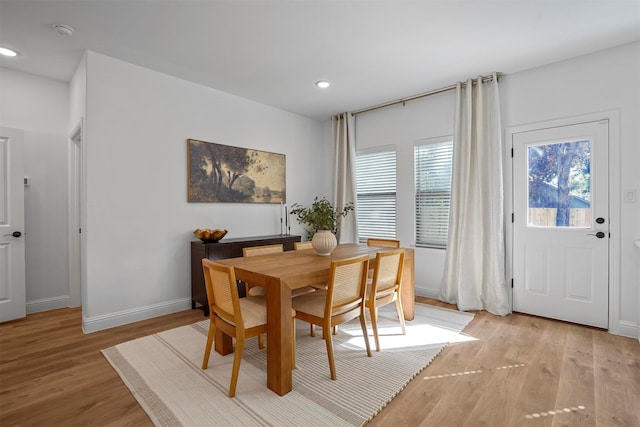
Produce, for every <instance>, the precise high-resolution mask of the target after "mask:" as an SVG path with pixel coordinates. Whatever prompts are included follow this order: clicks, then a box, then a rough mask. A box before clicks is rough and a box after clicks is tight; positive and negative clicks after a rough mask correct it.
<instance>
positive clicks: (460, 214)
mask: <svg viewBox="0 0 640 427" xmlns="http://www.w3.org/2000/svg"><path fill="white" fill-rule="evenodd" d="M473 83H474V82H473V81H472V80H471V79H469V80H468V81H467V82H466V83H465V84H462V83H460V82H459V83H458V84H457V88H456V92H457V103H456V110H455V121H454V141H453V177H452V185H451V207H450V212H449V236H448V241H447V253H446V258H445V269H444V275H443V280H442V284H441V292H440V300H442V301H445V302H448V303H451V304H457V305H458V308H459V309H460V310H462V311H467V310H487V311H489V312H490V313H493V314H496V315H501V316H502V315H506V314H508V313H509V312H510V306H509V297H508V292H507V288H506V283H505V241H504V184H503V167H502V137H501V135H502V131H501V123H500V96H499V91H498V80H497V76H496V74H495V73H494V74H493V79H492V80H491V81H489V82H486V83H483V82H482V77H479V78H478V80H477V82H476V85H475V86H474V84H473Z"/></svg>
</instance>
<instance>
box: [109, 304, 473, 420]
mask: <svg viewBox="0 0 640 427" xmlns="http://www.w3.org/2000/svg"><path fill="white" fill-rule="evenodd" d="M472 319H473V315H472V314H468V313H461V312H458V311H452V310H447V309H443V308H438V307H433V306H428V305H424V304H416V307H415V319H414V320H412V321H411V322H407V335H402V334H401V333H400V326H399V323H398V319H397V315H396V314H395V308H394V307H390V308H388V307H383V308H382V309H381V310H380V323H379V334H380V347H381V351H380V352H375V351H373V357H367V355H366V352H365V350H364V348H365V347H364V338H363V337H362V330H361V329H360V324H359V323H358V321H357V319H356V320H355V321H352V322H350V323H347V324H345V325H341V326H340V328H339V330H338V334H337V335H334V337H333V339H334V352H335V360H336V372H337V380H336V381H332V380H331V378H330V375H329V362H328V360H327V354H326V347H325V343H324V341H323V340H322V338H321V334H322V330H321V329H320V328H318V333H317V334H316V337H314V338H312V337H310V336H309V325H308V324H307V323H304V322H301V321H297V322H296V324H297V331H296V334H297V340H296V363H297V369H295V370H294V371H293V391H291V392H290V393H288V394H286V395H285V396H282V397H281V396H278V395H277V394H275V393H273V392H272V391H270V390H269V389H268V388H267V386H266V375H267V373H266V356H267V352H266V350H259V349H258V344H257V339H252V340H249V341H248V342H247V344H245V353H244V355H243V359H242V365H241V367H240V375H239V379H238V387H237V391H236V397H234V398H229V397H227V391H228V387H229V380H230V377H231V364H232V361H233V355H228V356H220V355H219V354H218V353H216V352H215V351H213V352H212V353H211V359H210V361H209V368H208V369H207V370H206V371H203V370H202V369H200V366H201V364H202V356H203V352H204V346H205V342H206V335H207V329H208V323H209V322H208V320H206V321H202V322H198V323H195V324H193V325H189V326H183V327H180V328H175V329H171V330H168V331H164V332H160V333H158V334H154V335H150V336H147V337H143V338H139V339H136V340H132V341H128V342H125V343H122V344H118V345H116V346H114V347H110V348H108V349H106V350H103V351H102V353H103V355H104V356H105V357H106V358H107V360H108V361H109V363H111V365H112V366H113V368H114V369H115V370H116V372H118V374H119V375H120V377H121V378H122V380H123V381H124V383H125V384H126V385H127V387H129V389H130V390H131V392H132V393H133V395H134V396H135V398H136V399H137V400H138V402H139V403H140V405H141V406H142V408H144V410H145V411H146V412H147V414H148V415H149V417H150V418H151V420H152V421H153V423H154V424H155V425H157V426H210V425H216V426H242V427H244V426H298V427H299V426H303V427H304V426H314V427H321V426H331V427H337V426H362V425H364V424H366V423H367V421H369V420H370V419H371V418H373V417H374V416H375V414H377V413H378V412H379V411H380V410H381V409H382V408H384V406H385V405H386V404H388V403H389V402H390V401H391V400H392V399H393V398H394V397H395V396H396V395H397V394H398V393H399V392H400V391H401V390H402V389H403V388H404V387H405V386H406V385H407V383H408V382H409V381H410V380H411V379H412V378H413V377H415V376H416V375H417V374H419V373H420V371H422V370H423V369H424V368H425V367H426V366H428V365H429V363H431V361H432V360H433V359H434V358H435V357H436V356H437V355H438V354H439V353H440V352H441V351H442V349H443V348H444V347H446V346H447V344H448V343H451V342H460V341H465V340H468V339H469V338H468V337H464V336H463V335H461V334H460V331H462V329H463V328H464V327H465V326H466V325H467V324H468V323H469V322H470V321H471V320H472ZM369 325H370V324H369ZM369 339H370V342H371V344H372V345H373V336H372V335H370V336H369Z"/></svg>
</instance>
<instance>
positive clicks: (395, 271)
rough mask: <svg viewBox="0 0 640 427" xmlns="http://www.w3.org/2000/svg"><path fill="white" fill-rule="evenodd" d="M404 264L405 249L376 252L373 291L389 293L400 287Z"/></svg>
mask: <svg viewBox="0 0 640 427" xmlns="http://www.w3.org/2000/svg"><path fill="white" fill-rule="evenodd" d="M403 264H404V249H394V250H391V251H384V252H378V253H376V259H375V261H374V264H373V281H372V285H371V293H387V292H390V291H393V290H395V289H396V288H397V289H400V284H401V283H402V270H403V268H402V267H403Z"/></svg>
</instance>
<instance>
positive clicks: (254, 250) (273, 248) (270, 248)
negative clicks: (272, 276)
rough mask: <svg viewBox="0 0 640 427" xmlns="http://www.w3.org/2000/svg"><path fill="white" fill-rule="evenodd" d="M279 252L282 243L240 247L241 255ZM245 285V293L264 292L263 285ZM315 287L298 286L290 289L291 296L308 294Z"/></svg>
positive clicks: (253, 294)
mask: <svg viewBox="0 0 640 427" xmlns="http://www.w3.org/2000/svg"><path fill="white" fill-rule="evenodd" d="M280 252H284V247H283V245H282V243H280V244H277V245H265V246H250V247H246V248H242V256H243V257H245V258H247V257H253V256H260V255H267V254H277V253H280ZM246 286H247V295H251V296H264V295H265V294H266V292H265V290H264V288H263V287H260V286H251V284H250V283H246ZM314 291H315V288H312V287H311V286H306V287H304V288H298V289H294V290H293V291H291V296H292V297H297V296H300V295H304V294H308V293H309V292H314Z"/></svg>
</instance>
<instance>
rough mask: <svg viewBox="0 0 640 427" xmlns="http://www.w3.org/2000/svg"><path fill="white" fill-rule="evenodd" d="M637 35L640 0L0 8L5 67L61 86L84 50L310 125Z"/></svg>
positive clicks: (88, 0)
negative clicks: (65, 30)
mask: <svg viewBox="0 0 640 427" xmlns="http://www.w3.org/2000/svg"><path fill="white" fill-rule="evenodd" d="M54 24H64V25H68V26H71V27H73V28H74V29H75V32H74V34H73V36H71V37H63V36H60V35H59V34H58V33H56V32H55V31H54V29H53V25H54ZM635 40H640V0H549V1H538V0H510V1H507V0H503V1H487V0H423V1H403V0H395V1H394V0H387V1H366V0H359V1H356V0H353V1H337V0H334V1H330V0H318V1H316V0H297V1H296V0H291V1H281V0H256V1H245V0H235V1H234V0H226V1H191V0H173V1H162V0H145V1H134V0H129V1H119V0H75V1H58V0H40V1H32V0H0V45H4V46H7V47H11V48H14V49H16V50H18V51H19V52H20V55H19V56H18V57H16V58H2V59H1V60H0V66H2V67H6V68H10V69H14V70H19V71H24V72H28V73H32V74H36V75H40V76H44V77H48V78H52V79H56V80H61V81H69V80H70V79H71V77H72V75H73V72H74V70H75V68H76V66H77V64H78V63H79V61H80V59H81V58H82V55H83V52H84V51H85V50H92V51H95V52H99V53H101V54H104V55H108V56H111V57H114V58H119V59H122V60H124V61H127V62H130V63H134V64H138V65H141V66H143V67H147V68H150V69H153V70H157V71H160V72H163V73H166V74H169V75H173V76H176V77H179V78H182V79H185V80H189V81H193V82H196V83H199V84H202V85H205V86H209V87H212V88H215V89H218V90H221V91H224V92H227V93H231V94H235V95H238V96H241V97H244V98H248V99H251V100H254V101H257V102H260V103H263V104H267V105H271V106H274V107H277V108H280V109H283V110H287V111H291V112H294V113H297V114H301V115H304V116H308V117H311V118H314V119H317V120H326V119H328V118H329V117H330V116H331V115H333V114H336V113H339V112H343V111H353V110H358V109H361V108H364V107H368V106H371V105H376V104H380V103H384V102H387V101H392V100H396V99H399V98H404V97H407V96H411V95H415V94H418V93H422V92H426V91H430V90H434V89H438V88H440V87H443V86H448V85H451V84H453V83H455V82H456V81H458V80H465V79H467V78H469V77H475V76H478V75H480V74H486V73H490V72H492V71H498V72H502V73H504V74H507V75H508V74H510V73H515V72H518V71H522V70H525V69H530V68H533V67H537V66H540V65H544V64H548V63H552V62H556V61H560V60H563V59H566V58H571V57H575V56H579V55H583V54H586V53H590V52H594V51H598V50H602V49H606V48H609V47H613V46H617V45H621V44H625V43H629V42H632V41H635ZM321 79H326V80H329V81H330V82H331V83H332V85H331V87H330V88H328V89H324V90H322V89H319V88H317V87H316V86H315V85H314V83H315V82H316V81H318V80H321Z"/></svg>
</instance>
